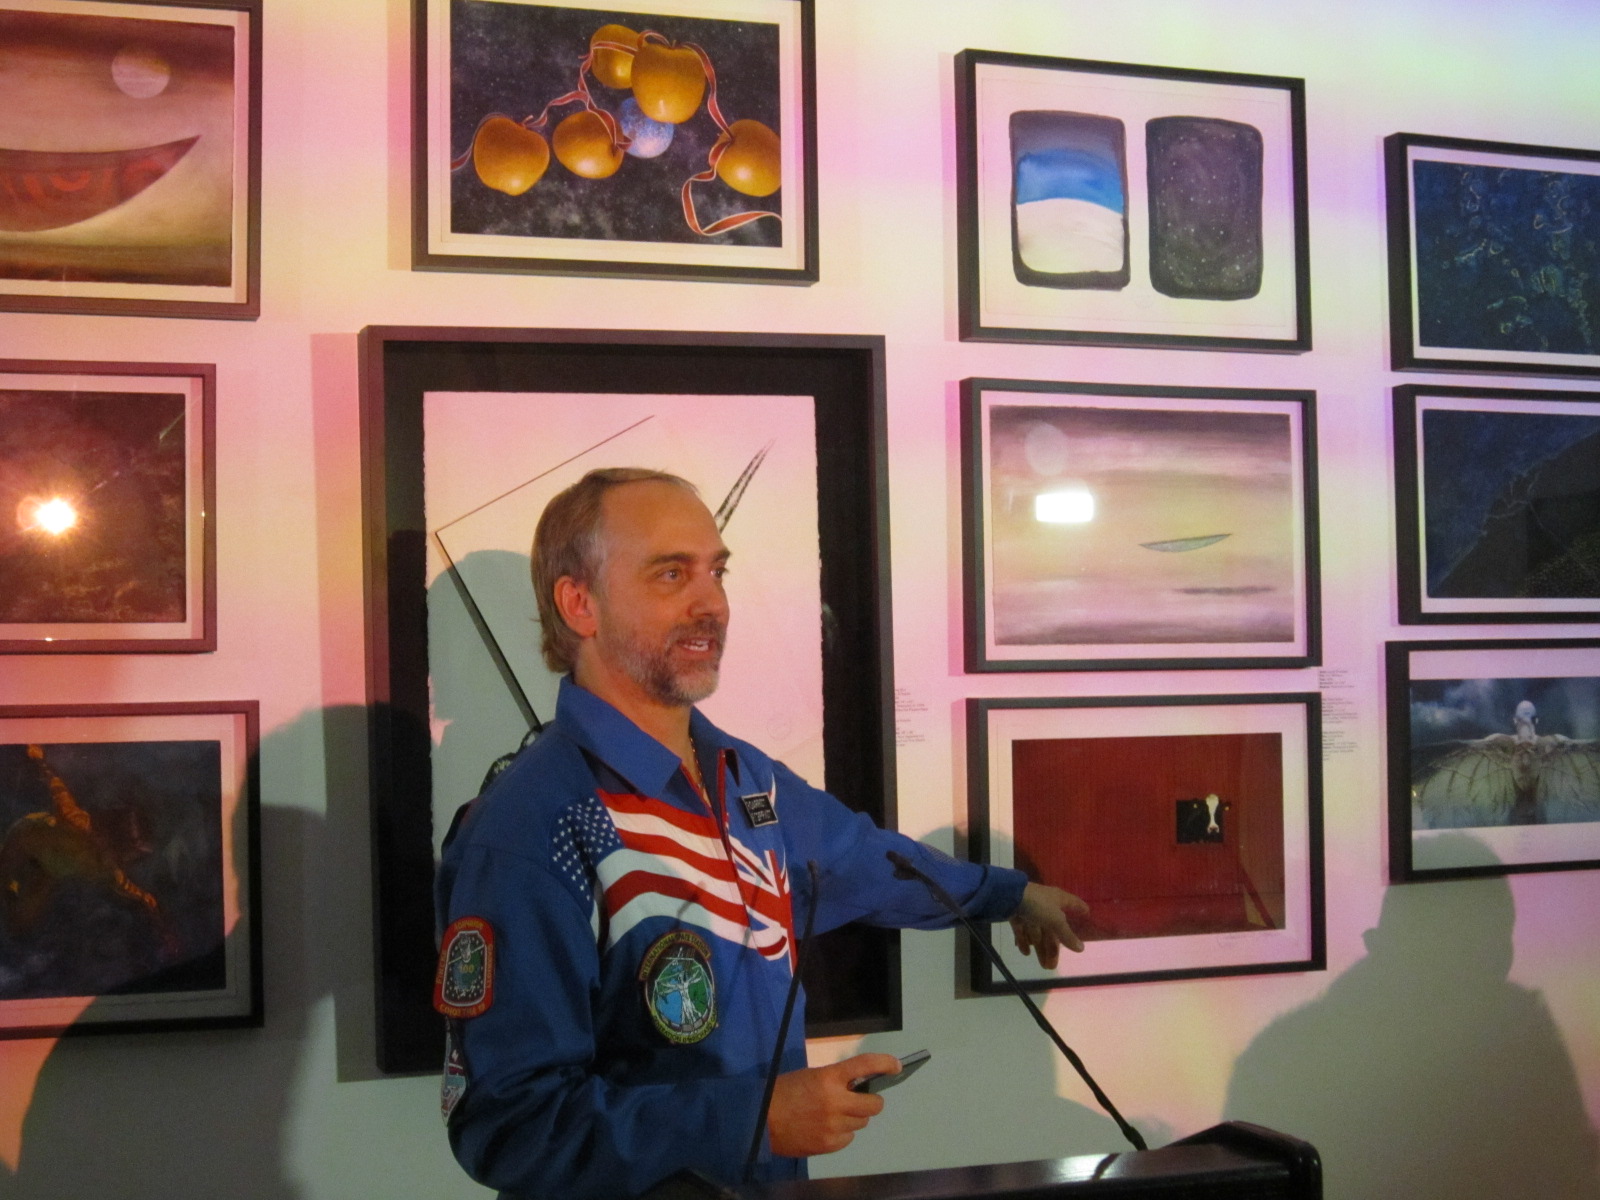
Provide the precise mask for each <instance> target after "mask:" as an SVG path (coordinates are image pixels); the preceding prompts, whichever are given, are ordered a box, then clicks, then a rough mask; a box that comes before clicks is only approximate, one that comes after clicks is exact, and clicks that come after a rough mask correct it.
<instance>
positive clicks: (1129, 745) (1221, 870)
mask: <svg viewBox="0 0 1600 1200" xmlns="http://www.w3.org/2000/svg"><path fill="white" fill-rule="evenodd" d="M966 719H967V803H968V809H969V816H970V819H971V830H972V832H971V843H970V844H971V855H972V857H973V859H974V860H975V861H977V862H983V863H991V864H995V865H999V866H1006V867H1016V868H1019V869H1021V870H1023V871H1026V872H1027V873H1028V876H1029V878H1030V879H1036V880H1042V881H1044V882H1048V883H1054V884H1058V885H1060V886H1062V887H1065V888H1067V889H1068V890H1069V891H1071V892H1073V893H1075V894H1076V895H1078V896H1080V897H1081V898H1082V899H1084V900H1085V901H1087V902H1088V905H1089V910H1090V911H1089V915H1088V917H1087V918H1085V919H1084V920H1082V921H1081V922H1079V923H1075V926H1076V928H1077V929H1078V931H1079V933H1080V934H1081V935H1082V937H1083V940H1084V943H1085V949H1084V952H1083V953H1082V954H1064V955H1062V956H1061V961H1060V963H1059V964H1058V965H1057V966H1056V967H1055V968H1054V969H1046V968H1043V967H1041V966H1040V965H1039V964H1038V962H1037V961H1036V960H1034V959H1032V958H1024V957H1023V956H1022V955H1020V954H1019V953H1018V952H1017V950H1016V948H1015V946H1014V945H1012V944H1011V938H1010V936H1009V932H1010V931H1009V929H1008V928H1007V927H1006V926H1005V925H1004V923H1001V925H1000V926H999V929H1000V933H999V935H998V936H992V937H990V938H989V941H990V944H991V945H993V946H995V948H996V949H997V950H999V952H1000V954H1001V956H1002V958H1003V959H1004V961H1005V963H1006V965H1007V966H1008V967H1010V968H1011V970H1012V971H1013V973H1014V974H1015V975H1016V976H1017V978H1018V979H1019V980H1020V981H1021V982H1022V983H1023V985H1024V986H1025V987H1027V988H1029V989H1030V990H1037V989H1043V988H1055V987H1075V986H1082V985H1085V984H1097V983H1130V982H1135V981H1148V980H1160V979H1194V978H1201V977H1206V976H1216V975H1245V974H1263V973H1271V972H1282V971H1320V970H1322V969H1323V968H1324V967H1325V965H1326V948H1325V933H1324V910H1323V863H1322V738H1321V732H1320V731H1321V698H1320V697H1319V696H1318V695H1317V694H1316V693H1310V692H1307V693H1279V694H1238V695H1225V696H1136V697H1116V698H1105V699H1087V698H1081V697H1079V698H1072V699H1047V698H1041V697H1027V698H1022V699H1004V700H1001V699H972V700H968V701H967V711H966ZM972 972H973V979H972V983H973V987H974V988H975V989H977V990H978V991H983V992H988V991H997V990H1003V988H1004V982H1003V980H1002V979H1000V978H999V976H998V973H996V972H995V971H994V968H993V965H992V964H991V963H990V961H989V959H988V957H987V956H986V955H981V954H974V955H972Z"/></svg>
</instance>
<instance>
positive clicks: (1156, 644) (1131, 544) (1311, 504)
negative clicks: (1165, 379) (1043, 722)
mask: <svg viewBox="0 0 1600 1200" xmlns="http://www.w3.org/2000/svg"><path fill="white" fill-rule="evenodd" d="M997 417H998V418H999V420H1000V423H1001V428H1000V429H998V430H997V428H996V418H997ZM1062 422H1072V423H1073V425H1072V429H1071V433H1066V432H1063V431H1062V430H1061V429H1060V427H1059V426H1060V424H1061V423H1062ZM1024 429H1036V430H1037V432H1039V433H1040V434H1041V435H1045V434H1048V435H1051V436H1052V437H1053V438H1054V439H1055V440H1056V441H1059V442H1060V443H1061V444H1062V445H1066V444H1067V443H1069V442H1070V443H1071V444H1072V446H1073V451H1072V454H1071V456H1070V460H1069V459H1068V458H1067V457H1063V456H1060V455H1057V456H1056V457H1058V458H1060V461H1059V462H1052V463H1049V464H1041V463H1039V462H1037V461H1036V459H1038V458H1039V457H1040V456H1047V457H1048V456H1049V455H1048V454H1047V452H1046V450H1045V449H1043V448H1030V447H1031V444H1030V446H1024V445H1023V444H1022V441H1021V440H1020V439H1021V438H1022V434H1023V431H1024ZM1029 436H1030V437H1031V436H1032V434H1029ZM1140 437H1145V438H1147V439H1148V445H1149V447H1150V450H1149V453H1150V455H1151V456H1152V459H1153V460H1157V459H1158V460H1160V461H1164V462H1166V463H1168V464H1169V465H1170V466H1174V467H1182V468H1184V469H1187V468H1188V466H1189V465H1190V464H1193V463H1196V462H1199V461H1201V458H1202V450H1201V447H1202V446H1204V447H1205V448H1206V452H1207V453H1208V454H1209V457H1210V458H1211V459H1218V460H1220V459H1221V458H1223V457H1226V458H1227V460H1228V461H1229V462H1231V463H1233V464H1234V468H1235V469H1233V470H1231V471H1229V472H1224V471H1221V470H1220V469H1208V471H1207V472H1206V473H1205V477H1204V481H1203V482H1204V484H1205V486H1204V488H1201V487H1199V486H1198V485H1196V484H1195V479H1199V478H1200V476H1199V475H1196V476H1195V477H1194V478H1191V479H1189V482H1188V485H1187V486H1185V488H1184V498H1182V499H1180V500H1174V499H1173V498H1172V494H1169V493H1168V492H1165V491H1161V490H1157V489H1156V488H1155V486H1154V484H1153V483H1150V482H1146V483H1144V484H1142V485H1140V486H1139V487H1137V488H1130V487H1129V486H1127V485H1125V484H1118V483H1117V480H1118V479H1119V478H1120V477H1121V476H1123V475H1125V474H1126V472H1125V471H1123V470H1121V469H1120V468H1121V467H1123V466H1125V464H1123V463H1122V462H1121V460H1120V458H1118V457H1117V455H1118V454H1120V453H1121V451H1120V450H1118V449H1117V447H1119V446H1121V445H1124V444H1126V443H1127V442H1129V441H1132V440H1134V439H1137V438H1140ZM1001 439H1004V441H1002V440H1001ZM1097 442H1098V444H1101V445H1105V446H1106V447H1107V449H1106V450H1105V451H1103V452H1102V454H1101V457H1099V458H1098V459H1097V458H1096V452H1095V449H1094V447H1095V446H1096V444H1097ZM1086 447H1087V448H1086ZM1036 449H1037V453H1036V452H1035V450H1036ZM997 454H998V455H1002V456H1004V458H1005V460H1006V465H1005V466H1004V467H1003V468H1002V469H1001V470H999V471H997V470H996V463H995V461H994V459H995V456H996V455H997ZM1162 455H1165V457H1164V458H1161V456H1162ZM1245 464H1249V465H1248V466H1246V465H1245ZM1052 470H1054V471H1055V472H1056V473H1055V474H1051V472H1052ZM1061 472H1065V474H1061ZM1154 474H1155V471H1154V470H1153V469H1152V468H1151V467H1150V465H1149V463H1146V464H1145V468H1144V469H1143V471H1142V475H1141V478H1143V479H1146V480H1148V479H1150V477H1152V476H1154ZM1002 477H1004V478H1007V479H1009V480H1011V481H1012V482H1010V483H1006V484H1005V485H1004V487H1002V484H1001V482H1000V481H1001V478H1002ZM1069 477H1070V479H1069ZM1047 478H1049V479H1055V478H1060V479H1061V480H1063V481H1067V482H1070V483H1071V484H1072V485H1073V487H1074V488H1075V489H1076V490H1077V491H1078V492H1080V493H1082V494H1083V496H1085V497H1087V498H1088V502H1089V503H1090V504H1093V503H1094V499H1093V492H1092V491H1091V484H1093V485H1095V486H1096V487H1101V486H1103V487H1104V488H1105V489H1107V490H1110V489H1112V488H1116V489H1117V490H1118V491H1119V492H1120V494H1121V496H1122V502H1121V503H1122V509H1123V511H1124V512H1125V513H1126V511H1127V510H1128V509H1129V508H1138V509H1140V510H1141V512H1140V513H1137V514H1135V515H1136V516H1138V518H1139V520H1141V521H1143V522H1144V523H1143V524H1129V522H1128V518H1127V517H1126V516H1124V517H1123V518H1121V519H1120V520H1119V523H1118V526H1117V528H1118V529H1119V530H1121V531H1130V530H1132V529H1135V528H1137V529H1142V530H1143V533H1142V534H1134V533H1131V532H1125V533H1119V534H1117V535H1111V536H1105V535H1102V536H1097V537H1096V538H1095V540H1094V543H1093V545H1094V546H1098V547H1100V549H1098V550H1095V549H1092V548H1090V547H1089V546H1088V545H1087V544H1086V543H1083V542H1082V541H1081V539H1080V541H1079V543H1078V545H1077V547H1076V548H1074V549H1072V550H1070V551H1069V550H1067V549H1065V548H1063V546H1062V545H1060V544H1059V542H1060V538H1057V539H1055V540H1056V542H1057V543H1058V544H1056V545H1052V546H1044V547H1041V546H1040V545H1038V544H1037V543H1035V544H1032V545H1029V544H1025V543H1024V542H1023V541H1022V539H1021V536H1020V534H1019V533H1018V532H1017V531H1016V529H1015V528H1013V529H1012V532H1011V533H1010V534H1009V535H1008V537H1006V538H1004V539H1002V538H1001V537H999V536H997V532H996V522H997V521H1002V522H1005V523H1007V524H1008V525H1010V526H1013V527H1015V526H1016V520H1015V515H1014V514H1009V513H1000V512H999V511H998V510H999V508H1000V507H1001V506H1000V505H999V503H998V500H997V496H998V494H999V493H1000V492H1001V491H1005V493H1006V495H1007V496H1008V497H1010V499H1012V500H1014V501H1017V502H1021V499H1022V496H1021V492H1022V490H1023V489H1024V488H1025V487H1038V486H1043V483H1042V481H1044V480H1045V479H1047ZM1181 483H1182V480H1176V479H1175V481H1174V483H1173V484H1172V487H1173V488H1176V487H1178V486H1179V484H1181ZM1203 497H1212V500H1211V503H1210V504H1209V506H1208V505H1207V504H1206V503H1204V502H1202V498H1203ZM1040 498H1041V499H1042V498H1043V497H1042V494H1041V496H1040ZM1274 506H1275V511H1274ZM1264 512H1273V516H1274V520H1275V521H1276V522H1277V525H1276V526H1275V527H1273V528H1272V529H1268V528H1267V525H1266V522H1265V521H1263V520H1261V515H1262V514H1263V513H1264ZM1223 513H1227V514H1231V515H1232V516H1234V517H1236V518H1239V517H1243V516H1245V515H1246V514H1248V515H1249V516H1250V517H1251V519H1252V521H1253V522H1254V524H1255V525H1257V526H1258V527H1259V531H1258V532H1257V533H1253V534H1250V535H1248V537H1249V538H1250V540H1248V541H1244V540H1243V539H1241V541H1239V542H1232V539H1231V534H1232V532H1233V529H1232V527H1231V526H1229V527H1228V528H1214V527H1213V526H1212V525H1211V524H1205V522H1208V521H1209V522H1218V521H1221V522H1223V523H1224V524H1227V522H1226V521H1225V520H1224V518H1223V516H1221V515H1219V514H1223ZM961 514H962V566H963V588H962V593H963V602H964V613H965V621H964V637H963V646H964V653H965V662H966V669H967V670H968V671H970V672H975V673H986V672H1001V671H1104V670H1175V669H1194V668H1208V669H1210V668H1215V669H1223V668H1269V667H1306V666H1315V665H1317V664H1318V663H1320V662H1321V660H1322V631H1321V599H1320V574H1319V572H1320V567H1319V549H1320V543H1319V533H1318V503H1317V440H1316V394H1315V393H1314V392H1309V391H1287V390H1279V389H1267V388H1191V387H1154V386H1144V385H1133V384H1100V383H1064V382H1047V381H1040V380H1018V379H986V378H973V379H965V380H962V382H961ZM1038 519H1039V520H1044V519H1045V518H1044V517H1039V518H1038ZM1073 520H1075V521H1077V522H1079V523H1078V524H1077V525H1075V526H1074V528H1076V529H1079V530H1083V531H1085V534H1087V533H1088V532H1092V530H1091V526H1093V525H1094V524H1095V522H1094V521H1093V520H1091V519H1090V517H1089V516H1086V515H1080V516H1078V517H1075V518H1073ZM1197 521H1198V522H1200V524H1203V525H1204V528H1201V527H1200V526H1199V525H1197V524H1196V522H1197ZM1026 528H1027V529H1029V530H1032V529H1033V525H1032V524H1029V525H1028V526H1027V527H1026ZM1062 528H1063V529H1065V528H1066V527H1065V526H1063V527H1062ZM1218 535H1221V536H1218ZM1062 536H1067V534H1066V533H1063V534H1062ZM1115 536H1123V537H1124V539H1125V541H1126V546H1123V545H1122V543H1121V542H1117V541H1114V540H1113V537H1115ZM1007 545H1009V546H1010V547H1011V553H1010V554H1009V557H1008V559H1007V561H1008V562H1010V563H1011V565H1012V566H1013V567H1017V568H1018V569H1019V570H1020V569H1021V566H1019V564H1022V565H1026V567H1027V570H1028V571H1030V572H1034V565H1033V564H1036V562H1037V561H1038V555H1039V554H1041V553H1044V552H1046V551H1048V552H1050V554H1051V556H1052V557H1051V561H1052V562H1055V561H1060V562H1071V563H1073V564H1074V565H1075V569H1076V570H1077V571H1078V573H1079V575H1080V576H1081V578H1067V579H1057V580H1045V579H1042V578H1035V577H1033V575H1029V576H1028V577H1026V578H1024V577H1021V576H1018V577H1016V578H1010V579H1009V583H1010V587H1009V588H1008V589H1006V588H1005V585H1006V584H1007V582H1008V577H1007V573H1006V571H1005V570H1004V569H1003V565H1002V564H1001V562H1000V558H999V550H1000V549H1001V548H1002V547H1004V546H1007ZM1239 545H1243V546H1244V547H1245V552H1246V554H1247V558H1245V559H1235V557H1234V550H1233V549H1232V547H1234V546H1239ZM1225 553H1226V554H1228V555H1229V557H1228V558H1226V559H1217V558H1214V557H1212V556H1217V555H1222V554H1225ZM1128 555H1135V556H1139V557H1140V558H1141V559H1143V560H1148V561H1149V563H1151V564H1152V565H1153V566H1152V572H1134V571H1131V570H1129V569H1128V563H1129V560H1128V558H1127V556H1128ZM1263 563H1269V565H1270V572H1269V571H1268V568H1267V567H1265V566H1263V565H1262V564H1263ZM1096 564H1098V566H1097V565H1096ZM1230 564H1232V565H1231V566H1230ZM1155 565H1159V566H1161V567H1164V568H1167V569H1165V570H1161V571H1154V570H1153V567H1154V566H1155ZM1180 567H1196V568H1197V570H1198V573H1195V574H1191V573H1189V572H1187V571H1182V570H1180V569H1179V568H1180ZM1241 570H1248V571H1250V572H1253V573H1252V574H1249V575H1248V576H1247V575H1241V574H1238V572H1239V571H1241ZM1034 573H1035V574H1036V572H1034ZM1046 584H1049V585H1051V586H1052V587H1070V588H1072V589H1076V590H1074V591H1073V592H1072V594H1071V596H1070V597H1069V598H1066V599H1063V600H1062V601H1061V603H1060V604H1059V605H1057V610H1058V611H1060V612H1061V613H1062V614H1063V616H1062V619H1063V620H1065V619H1066V614H1068V613H1070V614H1071V615H1072V619H1073V620H1074V621H1075V622H1077V624H1076V625H1075V627H1074V629H1073V630H1071V631H1057V632H1055V633H1049V632H1047V631H1045V629H1046V625H1047V624H1048V622H1047V620H1046V614H1044V613H1042V612H1040V611H1038V610H1039V608H1040V601H1039V596H1040V594H1041V593H1040V589H1041V588H1042V587H1044V586H1046ZM1002 589H1005V592H1004V593H1003V591H1002ZM1275 591H1276V592H1277V593H1278V594H1280V595H1286V598H1285V599H1284V600H1282V601H1279V602H1275V603H1272V601H1273V600H1274V596H1273V593H1274V592H1275ZM1008 596H1010V597H1011V598H1010V599H1008ZM1018 597H1021V598H1018ZM1263 597H1266V599H1263ZM1269 603H1270V608H1269V607H1268V605H1269ZM1096 604H1098V605H1099V608H1098V609H1096V607H1095V606H1096ZM1002 606H1007V608H1008V614H1009V615H1004V616H1003V615H1001V611H1000V610H1001V609H1002ZM1019 606H1025V607H1026V608H1027V609H1028V611H1027V612H1025V613H1024V612H1022V611H1020V607H1019ZM1097 613H1098V614H1099V615H1101V616H1103V618H1104V619H1103V620H1102V621H1100V622H1098V623H1096V621H1095V620H1094V619H1093V618H1094V617H1095V616H1096V615H1097ZM1202 614H1204V615H1203V616H1202ZM1184 621H1187V622H1189V626H1188V628H1187V629H1185V628H1184V627H1183V626H1182V622H1184Z"/></svg>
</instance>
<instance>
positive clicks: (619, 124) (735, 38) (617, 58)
mask: <svg viewBox="0 0 1600 1200" xmlns="http://www.w3.org/2000/svg"><path fill="white" fill-rule="evenodd" d="M414 3H415V23H416V24H415V33H416V48H415V55H416V81H415V113H414V118H413V119H414V128H413V138H414V143H413V144H414V162H413V167H412V173H413V204H412V265H413V266H414V267H415V268H417V269H423V270H446V271H526V272H539V273H546V274H568V275H618V276H634V277H642V278H666V279H724V280H741V281H745V282H768V283H815V282H816V279H817V182H816V161H817V155H816V95H815V93H816V72H815V60H814V53H815V52H814V48H813V35H812V25H813V11H812V0H608V2H596V0H560V2H559V3H548V2H546V0H414Z"/></svg>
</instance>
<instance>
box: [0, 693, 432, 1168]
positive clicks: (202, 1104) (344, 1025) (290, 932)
mask: <svg viewBox="0 0 1600 1200" xmlns="http://www.w3.org/2000/svg"><path fill="white" fill-rule="evenodd" d="M365 747H366V710H365V709H363V708H360V707H354V706H352V707H341V708H333V709H327V710H321V711H314V712H310V713H307V714H305V715H303V716H301V717H300V718H299V719H298V720H296V721H295V722H293V723H292V724H290V725H288V726H286V727H285V728H283V729H280V730H277V731H275V732H273V733H271V734H268V735H267V736H265V737H264V738H263V739H262V746H261V758H262V761H263V778H264V779H266V780H267V782H268V784H269V785H270V786H271V788H272V789H273V791H274V792H275V793H276V794H279V795H292V794H295V792H296V785H295V783H294V778H295V776H296V774H297V773H298V774H300V775H302V776H305V778H304V780H303V786H302V787H301V788H300V789H299V790H301V791H303V792H304V793H305V794H309V795H317V794H320V793H321V792H323V790H324V789H326V791H327V794H328V797H329V801H328V813H327V816H326V817H324V816H322V815H321V814H319V813H316V812H312V811H308V810H305V809H300V808H292V807H284V806H278V805H264V806H263V807H262V809H261V870H262V908H263V916H264V922H263V924H264V926H265V933H264V943H265V944H264V960H265V961H264V976H265V986H266V1025H265V1028H262V1029H237V1030H213V1031H197V1032H171V1033H146V1034H115V1033H112V1034H103V1035H102V1034H96V1035H94V1036H83V1037H67V1038H63V1039H62V1040H61V1041H59V1042H58V1043H57V1044H56V1046H55V1048H54V1049H53V1050H52V1051H51V1053H50V1056H49V1057H48V1058H47V1059H46V1060H45V1063H44V1067H43V1069H42V1070H41V1072H40V1074H39V1079H38V1083H37V1086H36V1088H35V1090H34V1095H33V1103H32V1106H31V1107H30V1109H29V1111H28V1115H27V1118H26V1120H25V1123H24V1125H23V1137H22V1153H21V1158H20V1161H19V1163H18V1170H17V1174H16V1175H15V1176H14V1177H13V1176H8V1175H7V1174H6V1172H5V1171H4V1168H3V1167H0V1196H3V1197H12V1196H15V1197H17V1198H18V1200H23V1198H26V1200H33V1198H35V1197H37V1198H39V1200H45V1198H47V1197H48V1198H50V1200H62V1198H65V1197H91V1196H107V1197H109V1196H166V1195H178V1196H227V1197H230V1198H231V1200H280V1198H282V1200H287V1198H289V1197H295V1196H298V1195H300V1194H301V1193H300V1188H299V1186H298V1185H297V1184H296V1182H295V1181H294V1180H293V1179H292V1178H291V1177H290V1174H289V1172H290V1168H289V1165H288V1163H287V1159H288V1153H287V1145H286V1143H287V1140H288V1137H289V1133H288V1127H289V1122H290V1119H291V1116H292V1113H291V1108H292V1105H293V1104H294V1102H295V1093H296V1085H297V1080H298V1079H299V1077H300V1076H301V1074H302V1071H303V1067H304V1065H305V1064H304V1063H303V1062H302V1059H303V1058H304V1057H305V1052H306V1050H307V1049H308V1042H309V1041H310V1040H311V1035H312V1033H313V1030H312V1022H311V1013H312V1009H313V1007H314V1006H315V1005H316V1004H317V1002H318V1001H320V1000H322V999H323V998H324V997H327V996H329V995H332V996H333V998H334V1002H335V1004H334V1019H335V1027H336V1037H337V1044H338V1061H339V1078H340V1080H342V1081H344V1080H351V1079H371V1078H374V1077H375V1075H376V1073H375V1070H374V1068H373V1065H372V1047H373V1036H372V992H371V969H370V963H371V954H372V950H371V944H372V938H371V927H370V911H371V910H370V905H369V903H368V899H367V888H368V866H367V856H368V841H367V834H366V829H367V816H366V787H365V782H364V775H363V770H364V769H363V768H362V763H363V762H364V759H365ZM324 754H326V761H327V764H328V766H327V771H326V777H325V778H324V777H323V776H322V763H323V761H324ZM358 776H361V777H359V778H358ZM429 1116H430V1114H428V1113H422V1114H419V1116H418V1119H417V1124H416V1128H417V1129H427V1128H428V1121H429ZM433 1120H434V1121H435V1122H436V1121H437V1117H436V1116H435V1117H434V1118H433ZM434 1127H435V1128H437V1125H436V1124H435V1126H434ZM439 1136H440V1138H441V1144H442V1139H443V1132H442V1130H441V1131H440V1133H439Z"/></svg>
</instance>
